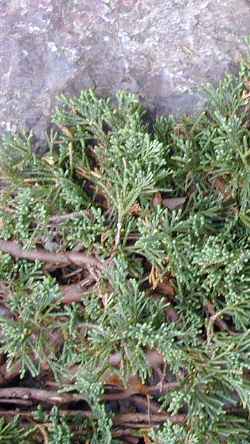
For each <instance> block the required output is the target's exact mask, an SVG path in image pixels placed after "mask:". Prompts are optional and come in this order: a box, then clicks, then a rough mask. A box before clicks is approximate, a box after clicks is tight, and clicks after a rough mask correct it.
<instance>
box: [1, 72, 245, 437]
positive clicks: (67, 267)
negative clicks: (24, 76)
mask: <svg viewBox="0 0 250 444" xmlns="http://www.w3.org/2000/svg"><path fill="white" fill-rule="evenodd" d="M249 81H250V80H249V68H248V65H247V64H243V65H242V67H241V71H240V75H239V77H238V78H234V77H226V79H225V80H224V81H223V82H222V83H221V84H220V85H219V87H218V89H216V90H213V89H212V88H209V89H208V91H207V92H208V96H209V104H208V109H207V112H206V113H202V114H201V115H200V116H199V117H198V118H197V117H195V118H190V117H186V118H184V119H183V120H182V121H181V122H178V123H177V122H176V121H175V120H174V119H173V118H171V117H161V118H159V119H158V120H156V122H155V124H154V128H153V130H152V126H150V127H149V126H148V124H147V119H146V114H145V111H144V109H143V107H142V106H141V104H140V102H139V101H138V99H137V97H135V96H134V95H132V94H129V93H123V92H121V93H119V94H118V95H117V100H116V103H113V102H111V101H110V100H109V99H101V98H98V97H97V96H96V95H95V93H94V92H93V91H91V90H88V91H84V92H82V93H81V95H80V97H77V98H66V97H62V98H61V105H60V107H59V108H58V110H57V111H56V113H55V116H54V118H53V122H54V124H55V125H56V126H57V128H58V131H53V132H51V133H50V136H49V138H48V150H47V152H46V154H45V155H43V156H37V155H35V154H34V152H33V149H32V136H31V135H28V136H27V135H25V134H21V135H18V136H17V135H13V136H8V137H5V138H4V139H3V140H2V141H1V153H2V154H1V183H2V186H1V199H0V227H1V235H0V251H1V253H0V255H1V256H0V257H1V261H0V344H1V348H0V416H1V419H0V441H1V442H3V443H21V442H23V443H45V444H48V443H52V444H70V443H79V444H80V443H83V444H90V443H93V444H108V443H132V444H141V443H144V444H154V443H155V444H169V443H171V444H182V443H186V444H187V443H193V444H194V443H196V444H203V443H204V444H209V443H214V444H215V443H218V444H226V443H230V444H247V443H250V426H249V410H250V285H249V284H250V240H249V239H250V238H249V236H250V231H249V230H250V203H249V202H250V200H249V199H250V130H249V103H248V102H249V94H248V89H247V88H246V86H247V85H248V84H249Z"/></svg>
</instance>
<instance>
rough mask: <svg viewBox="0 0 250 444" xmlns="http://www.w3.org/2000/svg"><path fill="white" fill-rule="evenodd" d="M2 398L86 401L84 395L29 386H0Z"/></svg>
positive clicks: (58, 401)
mask: <svg viewBox="0 0 250 444" xmlns="http://www.w3.org/2000/svg"><path fill="white" fill-rule="evenodd" d="M0 398H7V399H24V400H32V401H40V402H45V403H47V404H57V405H62V404H67V403H70V402H76V401H85V396H84V395H77V394H68V393H63V394H61V393H58V392H56V391H49V390H42V389H34V388H29V387H6V388H0Z"/></svg>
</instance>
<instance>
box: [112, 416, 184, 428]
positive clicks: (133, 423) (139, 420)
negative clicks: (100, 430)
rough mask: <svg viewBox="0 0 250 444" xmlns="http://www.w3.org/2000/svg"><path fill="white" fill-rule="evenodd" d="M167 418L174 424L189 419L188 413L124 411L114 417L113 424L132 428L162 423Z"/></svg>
mask: <svg viewBox="0 0 250 444" xmlns="http://www.w3.org/2000/svg"><path fill="white" fill-rule="evenodd" d="M166 420H168V421H170V422H172V423H173V424H185V422H186V421H187V416H186V415H169V414H167V413H158V414H157V415H156V414H154V415H150V423H149V415H148V414H144V413H122V414H120V415H117V416H115V417H114V418H113V424H114V425H117V426H123V425H124V426H127V427H131V428H142V427H147V426H150V427H152V426H153V425H156V424H162V423H163V422H165V421H166Z"/></svg>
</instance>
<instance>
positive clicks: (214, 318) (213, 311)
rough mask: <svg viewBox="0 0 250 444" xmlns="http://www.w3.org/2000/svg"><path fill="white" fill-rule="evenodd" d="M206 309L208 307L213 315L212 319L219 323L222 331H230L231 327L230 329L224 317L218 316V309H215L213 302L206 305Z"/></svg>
mask: <svg viewBox="0 0 250 444" xmlns="http://www.w3.org/2000/svg"><path fill="white" fill-rule="evenodd" d="M206 309H207V312H208V313H209V314H210V315H211V318H212V321H213V322H214V323H215V324H216V325H217V327H219V329H220V330H222V331H227V332H229V333H230V329H229V327H228V325H227V324H226V322H225V321H223V320H222V319H220V318H219V317H217V314H216V311H215V309H214V306H213V304H211V302H209V303H208V304H207V305H206ZM211 318H210V319H211Z"/></svg>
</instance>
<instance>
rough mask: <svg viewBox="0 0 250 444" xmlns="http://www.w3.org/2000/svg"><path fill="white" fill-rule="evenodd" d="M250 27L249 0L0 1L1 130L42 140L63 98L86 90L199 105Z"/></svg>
mask: <svg viewBox="0 0 250 444" xmlns="http://www.w3.org/2000/svg"><path fill="white" fill-rule="evenodd" d="M249 34H250V1H249V0H0V132H2V131H4V130H6V129H7V130H16V129H18V128H20V127H26V128H33V130H34V132H35V133H36V134H37V136H38V137H39V138H41V137H43V135H44V130H45V129H46V127H47V124H48V119H49V116H50V114H51V112H52V110H53V107H54V104H55V97H56V96H57V95H58V94H60V93H61V92H63V93H68V94H77V93H78V92H79V91H80V90H81V89H83V88H86V87H96V89H97V91H98V92H99V93H100V94H110V93H111V94H113V93H115V91H117V90H119V89H128V90H131V91H134V92H137V93H139V94H140V96H141V97H142V100H144V102H145V103H146V105H147V106H148V107H149V108H150V109H155V110H156V111H157V112H158V113H167V112H174V113H176V114H181V113H185V112H193V111H196V110H199V109H200V108H202V106H203V104H204V97H203V96H202V94H201V92H200V90H199V88H200V86H201V85H203V84H204V83H206V82H207V81H214V82H217V81H218V80H219V79H220V78H221V77H222V76H223V74H224V73H225V71H228V70H235V69H237V63H238V61H239V59H240V56H241V54H242V51H244V48H245V45H244V44H243V38H244V37H245V36H247V35H249Z"/></svg>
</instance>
